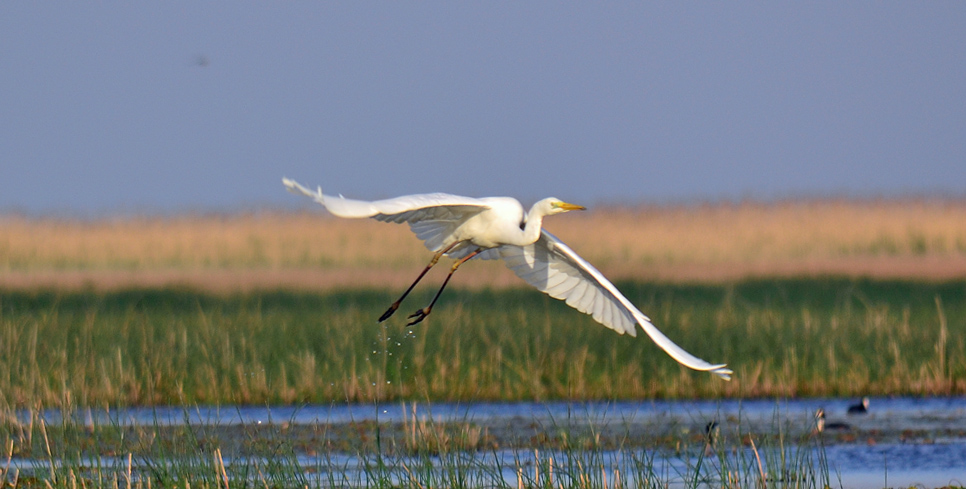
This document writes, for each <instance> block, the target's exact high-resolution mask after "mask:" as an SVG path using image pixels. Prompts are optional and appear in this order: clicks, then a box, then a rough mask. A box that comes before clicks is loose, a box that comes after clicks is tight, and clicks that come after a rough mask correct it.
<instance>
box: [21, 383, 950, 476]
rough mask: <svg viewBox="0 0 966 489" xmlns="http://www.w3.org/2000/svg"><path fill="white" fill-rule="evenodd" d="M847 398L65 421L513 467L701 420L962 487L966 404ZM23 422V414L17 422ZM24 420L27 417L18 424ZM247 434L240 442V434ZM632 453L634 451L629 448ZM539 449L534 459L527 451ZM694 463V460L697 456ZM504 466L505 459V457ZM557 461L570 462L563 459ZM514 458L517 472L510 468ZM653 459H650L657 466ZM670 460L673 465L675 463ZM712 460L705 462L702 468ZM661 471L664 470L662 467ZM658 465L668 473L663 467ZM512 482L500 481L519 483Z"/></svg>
mask: <svg viewBox="0 0 966 489" xmlns="http://www.w3.org/2000/svg"><path fill="white" fill-rule="evenodd" d="M855 402H856V400H854V399H853V400H848V399H795V400H774V399H773V400H741V401H739V400H734V401H732V400H727V401H690V402H682V401H674V402H671V401H647V402H581V403H576V402H515V403H432V404H419V403H416V404H414V403H393V404H370V405H344V404H340V405H326V406H320V405H303V406H292V407H277V406H276V407H252V406H222V407H204V406H201V407H190V408H183V407H163V408H128V409H120V410H84V411H79V412H76V413H74V414H71V416H72V417H74V418H75V419H72V420H70V421H71V422H77V423H82V424H102V425H103V424H112V425H119V426H154V427H165V426H168V427H172V426H181V425H185V424H188V425H195V424H197V425H203V426H206V427H209V428H210V429H216V430H222V432H223V436H222V440H224V441H225V443H229V444H230V439H231V437H232V436H233V435H232V433H239V432H237V431H233V430H234V429H235V428H238V427H252V426H256V427H257V426H278V425H284V426H285V427H286V431H285V433H287V434H288V436H291V437H292V438H293V439H296V438H300V439H301V441H300V442H299V443H298V446H300V447H311V446H312V445H313V444H316V443H319V442H320V440H319V439H315V438H313V437H312V436H311V435H306V434H305V433H308V432H310V431H313V429H310V428H313V427H314V432H316V433H318V432H319V430H318V427H320V426H324V427H326V429H325V430H324V431H325V433H326V436H328V437H332V436H335V437H343V438H351V437H353V436H357V435H358V433H359V430H358V429H340V427H342V428H345V427H347V426H355V427H358V426H363V425H367V426H382V425H384V426H394V425H395V426H400V425H404V424H405V423H408V422H411V421H415V420H417V419H418V420H423V421H425V420H429V421H431V422H434V423H439V424H446V423H455V424H459V425H462V426H470V425H472V426H475V427H479V428H480V429H481V430H483V431H484V432H485V436H486V437H487V439H488V440H490V443H491V447H492V448H490V449H487V450H481V451H480V453H481V455H479V456H478V457H479V460H482V461H483V462H484V463H491V464H493V465H495V466H513V465H514V463H515V464H516V465H517V466H519V464H520V462H521V460H522V461H523V463H524V464H526V463H531V462H532V460H530V461H529V462H528V461H527V459H528V458H532V457H539V450H540V449H543V450H545V453H551V454H552V453H554V452H555V450H557V451H559V445H554V444H552V443H551V444H547V443H545V442H546V440H547V439H548V434H549V437H550V438H552V437H554V436H556V435H555V434H559V433H563V432H566V433H578V434H580V433H582V434H584V436H591V437H593V439H594V442H595V444H596V446H598V447H602V448H601V450H603V451H605V452H608V451H609V452H610V453H611V455H610V459H611V460H614V461H618V460H619V459H620V458H621V457H624V456H626V452H627V450H628V449H630V450H635V449H638V450H653V451H663V452H665V453H672V452H673V451H674V450H675V447H674V446H673V444H674V442H673V440H682V439H683V440H702V439H704V438H705V437H706V436H707V435H706V430H707V427H708V426H709V423H712V422H714V423H717V430H716V435H717V437H718V438H719V439H720V440H729V439H730V440H731V441H732V442H733V445H734V446H736V447H739V448H738V450H748V449H749V448H748V447H747V445H748V443H747V440H746V439H745V437H747V434H748V433H755V434H756V435H757V436H768V435H774V436H778V437H781V438H782V439H784V440H787V441H785V442H784V443H787V444H788V445H789V449H790V450H793V451H794V450H795V445H796V444H799V445H801V444H805V443H807V444H808V446H809V448H808V450H813V449H814V447H815V446H818V443H815V442H816V440H818V441H819V442H820V445H821V447H822V450H823V451H824V458H825V460H827V465H828V470H829V473H830V476H831V482H832V486H833V487H839V486H841V487H850V488H870V487H909V486H911V485H921V486H925V487H942V486H947V485H956V486H962V485H964V484H966V398H963V397H952V398H872V399H871V402H870V406H869V410H868V413H866V414H860V415H850V414H848V413H847V411H848V407H849V405H850V404H854V403H855ZM819 408H822V409H824V411H825V413H826V429H825V430H824V431H823V432H821V433H819V432H818V431H817V430H816V423H815V413H816V411H817V410H818V409H819ZM42 415H43V417H44V418H45V420H46V422H47V423H48V424H54V423H57V422H59V421H62V419H61V414H60V413H59V412H56V411H50V412H44V413H43V414H42ZM25 416H26V415H25ZM23 421H24V422H27V421H28V420H26V419H24V420H23ZM236 436H246V435H240V434H238V435H236ZM635 447H639V448H635ZM534 448H536V449H537V450H538V451H536V452H535V451H534ZM697 456H699V457H700V455H697ZM501 457H502V458H504V459H505V460H501ZM558 457H561V458H563V457H566V454H565V453H559V455H558ZM688 457H689V455H683V456H682V455H676V456H668V457H664V458H661V460H663V461H662V462H661V463H660V464H658V465H659V466H658V467H657V469H656V470H658V471H660V470H664V471H667V472H672V471H673V470H675V469H674V467H673V465H674V464H675V463H683V464H685V465H687V464H690V463H691V462H690V461H688V460H687V458H688ZM298 459H299V463H300V465H303V466H308V467H317V468H318V469H317V471H320V472H324V471H326V470H327V469H326V466H334V467H338V468H339V470H352V468H353V467H356V466H358V465H360V464H362V463H364V461H362V460H359V457H358V455H354V454H353V453H352V452H351V451H345V452H336V453H335V455H333V453H331V452H330V453H327V454H326V455H325V456H324V457H322V456H320V455H318V452H317V451H316V450H313V449H311V448H305V449H302V450H301V451H300V452H299V453H298ZM508 460H511V461H512V462H513V463H510V462H508ZM655 460H657V459H655ZM675 461H677V462H675ZM42 463H43V462H42V461H39V460H33V459H30V458H20V459H15V460H14V461H13V466H15V467H18V468H20V469H21V470H30V469H31V468H32V467H36V466H38V465H40V464H42ZM709 463H713V461H710V462H709ZM662 464H663V465H662ZM665 465H666V466H665ZM515 477H516V473H515V472H514V471H513V470H509V471H508V473H506V474H505V478H506V479H507V480H508V481H509V483H510V484H511V485H515V484H516V482H515V480H514V478H515Z"/></svg>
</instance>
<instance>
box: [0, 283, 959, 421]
mask: <svg viewBox="0 0 966 489" xmlns="http://www.w3.org/2000/svg"><path fill="white" fill-rule="evenodd" d="M619 287H621V288H622V290H624V291H625V292H626V294H627V295H628V297H629V298H630V299H631V300H632V301H633V302H635V303H636V304H637V305H638V306H639V307H640V308H641V309H642V310H643V311H645V313H646V314H648V315H649V316H650V317H651V318H652V319H653V321H654V323H655V324H656V325H658V327H660V328H661V329H662V330H663V331H664V332H665V333H666V334H667V335H668V336H669V337H670V338H672V339H673V340H674V341H675V342H677V343H678V344H680V345H681V346H683V347H684V348H686V349H687V350H689V351H691V352H693V353H694V354H695V355H698V356H699V357H702V358H705V359H707V360H709V361H712V362H719V361H720V362H726V363H728V364H729V366H731V368H733V369H734V371H735V380H734V381H732V382H724V381H721V380H719V379H717V378H715V377H713V376H711V375H709V374H705V373H701V372H694V371H690V370H687V369H684V368H682V367H680V366H678V364H677V363H676V362H674V361H673V360H672V359H671V358H670V357H668V356H667V355H666V354H664V353H663V352H662V351H660V350H659V349H658V348H657V347H655V346H654V345H653V343H652V342H651V341H649V340H648V339H647V338H646V337H645V336H644V335H643V334H639V335H638V337H637V338H631V337H627V336H621V335H617V334H615V333H613V332H612V331H610V330H607V329H605V328H603V327H601V326H599V325H597V324H596V323H594V322H593V321H592V320H591V319H590V318H589V317H586V316H584V315H582V314H579V313H577V312H576V311H574V310H572V309H570V308H569V307H567V306H566V305H565V304H563V303H562V302H559V301H556V300H553V299H549V298H547V297H545V296H544V295H542V294H540V293H539V292H536V291H532V290H529V289H501V290H495V291H494V290H482V291H466V290H458V289H454V290H447V292H446V293H445V294H444V296H443V298H442V300H441V303H440V304H439V305H438V306H437V308H436V309H435V310H434V312H433V314H432V315H431V316H430V317H429V318H428V319H427V320H426V321H425V322H424V323H422V324H419V325H417V326H414V327H407V326H406V325H405V313H408V312H409V311H410V310H415V309H416V308H418V307H422V306H423V305H424V302H425V301H428V299H429V296H428V294H430V293H431V289H432V287H428V288H425V289H424V288H420V289H417V292H416V293H414V295H413V296H411V297H410V298H409V299H407V302H406V303H404V305H403V307H402V311H400V314H399V315H398V317H393V318H392V319H390V320H389V321H387V322H386V323H383V324H378V323H377V322H376V318H377V317H378V316H379V315H380V314H381V313H382V311H384V310H385V307H386V306H387V305H388V303H389V302H391V300H392V299H393V298H394V292H389V291H374V290H353V291H345V292H327V293H324V294H311V293H307V292H259V293H246V294H235V295H209V294H205V293H200V292H197V291H193V290H187V289H176V288H170V289H160V290H125V291H119V292H108V293H99V292H36V291H34V292H26V291H4V292H2V293H0V403H2V405H4V406H6V407H7V408H13V407H18V406H29V407H36V406H63V405H70V406H79V405H92V406H101V405H150V404H176V405H177V404H192V403H236V404H237V403H241V404H264V403H270V404H289V403H298V402H322V403H327V402H333V401H334V402H345V401H348V402H373V401H390V400H400V399H414V400H420V401H442V400H518V399H535V400H548V399H574V400H581V399H646V398H699V397H759V396H825V395H838V396H857V395H861V394H911V395H932V394H936V395H942V394H963V393H966V346H964V338H966V282H963V281H956V282H944V283H929V282H903V281H867V280H853V279H797V280H793V279H782V280H758V281H746V282H739V283H733V284H729V285H680V284H651V283H622V284H619Z"/></svg>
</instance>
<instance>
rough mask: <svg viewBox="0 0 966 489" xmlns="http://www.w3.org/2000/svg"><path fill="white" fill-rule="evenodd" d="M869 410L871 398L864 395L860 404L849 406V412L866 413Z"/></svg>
mask: <svg viewBox="0 0 966 489" xmlns="http://www.w3.org/2000/svg"><path fill="white" fill-rule="evenodd" d="M868 412H869V398H868V397H863V398H862V400H861V401H859V403H858V404H853V405H851V406H849V411H848V413H849V414H866V413H868Z"/></svg>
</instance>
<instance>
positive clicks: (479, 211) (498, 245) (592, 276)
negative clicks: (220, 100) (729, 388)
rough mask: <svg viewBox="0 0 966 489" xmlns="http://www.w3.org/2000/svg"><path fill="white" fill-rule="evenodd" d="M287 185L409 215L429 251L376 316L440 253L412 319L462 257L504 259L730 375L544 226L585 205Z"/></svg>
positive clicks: (398, 216)
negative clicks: (368, 196)
mask: <svg viewBox="0 0 966 489" xmlns="http://www.w3.org/2000/svg"><path fill="white" fill-rule="evenodd" d="M282 181H283V183H284V184H285V186H286V187H288V189H289V190H290V191H292V192H293V193H298V194H302V195H306V196H308V197H311V198H312V199H313V200H315V201H316V202H318V203H319V204H322V205H323V206H325V207H326V209H328V210H329V212H331V213H332V214H334V215H336V216H339V217H348V218H361V217H369V218H373V219H377V220H380V221H385V222H395V223H404V222H405V223H408V224H409V226H410V229H412V231H413V232H414V233H415V234H416V236H417V237H418V238H419V239H421V240H422V241H423V242H424V243H425V244H426V247H427V248H429V249H430V250H432V251H433V252H434V253H435V255H434V256H433V259H432V260H431V261H430V263H429V265H427V266H426V268H425V269H424V270H423V272H422V273H420V275H419V276H418V277H417V278H416V280H415V281H414V282H413V284H412V285H411V286H410V287H409V289H407V290H406V292H405V293H403V295H402V297H400V298H399V300H397V301H396V302H394V303H393V304H392V306H390V308H389V310H387V311H386V312H385V313H384V314H383V315H382V317H380V319H379V320H380V321H383V320H385V319H387V318H388V317H389V316H391V315H392V314H393V313H394V312H395V311H396V309H397V308H398V307H399V304H400V303H401V302H402V300H403V299H405V298H406V296H407V295H408V294H409V292H410V291H411V290H412V289H413V287H415V286H416V284H417V283H418V282H419V280H420V279H422V277H423V275H425V274H426V272H428V271H429V269H430V268H432V267H433V266H434V265H435V264H436V262H437V261H438V260H439V258H440V257H442V256H443V255H447V256H450V257H453V258H456V259H457V261H456V263H455V264H454V265H453V267H452V268H451V269H450V273H449V275H448V276H447V277H446V280H445V281H444V282H443V285H442V287H440V289H439V291H438V292H437V293H436V296H435V297H434V298H433V301H432V302H431V303H430V304H429V306H428V307H425V308H423V309H420V310H418V311H416V312H415V313H413V314H412V315H411V316H410V319H411V320H412V321H411V322H410V324H414V323H418V322H419V321H422V320H423V318H425V317H426V316H427V315H429V313H430V311H431V310H432V307H433V305H434V304H435V303H436V300H437V299H438V298H439V296H440V293H442V291H443V288H445V287H446V284H447V283H448V282H449V279H450V277H452V275H453V272H455V271H456V269H457V268H458V267H459V266H460V265H461V264H463V263H464V262H466V261H467V260H469V259H471V258H473V257H476V256H479V257H481V258H483V259H502V260H504V262H505V263H506V265H507V267H509V268H510V269H511V270H513V272H514V273H516V274H517V275H518V276H519V277H520V278H522V279H523V280H525V281H527V282H528V283H529V284H530V285H533V286H534V287H536V288H537V289H539V290H541V291H543V292H545V293H547V294H548V295H550V296H551V297H554V298H557V299H561V300H564V301H566V302H567V304H568V305H570V306H571V307H573V308H575V309H577V310H579V311H581V312H584V313H587V314H590V315H592V316H593V318H594V320H596V321H597V322H599V323H601V324H603V325H604V326H606V327H608V328H610V329H613V330H614V331H617V332H618V333H620V334H624V333H628V334H630V335H631V336H636V334H637V330H636V327H637V326H640V327H641V328H642V329H644V331H645V332H646V333H647V334H648V336H650V337H651V339H652V340H653V341H654V342H655V343H656V344H657V345H658V346H659V347H661V348H662V349H663V350H664V351H666V352H667V353H668V354H669V355H670V356H671V357H672V358H674V359H675V360H677V361H678V362H680V363H681V364H683V365H685V366H687V367H690V368H692V369H695V370H701V371H709V372H712V373H715V374H717V375H719V376H721V377H722V378H725V379H729V378H730V375H731V373H732V372H731V370H729V369H727V368H726V366H725V365H712V364H710V363H708V362H706V361H704V360H701V359H700V358H697V357H695V356H694V355H691V354H690V353H688V352H687V351H685V350H684V349H682V348H681V347H680V346H678V345H676V344H675V343H674V342H672V341H671V340H670V339H668V337H667V336H665V335H664V334H663V333H661V331H660V330H658V329H657V328H656V327H655V326H654V325H653V324H651V322H650V319H648V318H647V316H645V315H644V314H643V313H642V312H641V311H640V310H638V309H637V308H636V307H635V306H634V305H633V304H631V302H630V301H629V300H627V298H626V297H624V295H623V294H621V293H620V291H619V290H617V288H616V287H615V286H614V285H613V284H612V283H610V281H609V280H607V278H606V277H604V276H603V274H601V273H600V272H599V271H598V270H597V269H596V268H594V267H593V266H592V265H591V264H590V263H588V262H587V261H586V260H584V259H583V258H581V257H580V256H579V255H577V253H575V252H574V251H573V250H571V249H570V247H568V246H567V245H565V244H564V243H563V242H562V241H560V240H559V239H557V238H556V237H555V236H553V235H552V234H550V233H548V232H547V231H545V230H543V229H542V224H543V218H544V217H545V216H549V215H554V214H559V213H562V212H567V211H571V210H580V209H583V207H581V206H578V205H573V204H568V203H566V202H562V201H560V200H558V199H555V198H548V199H543V200H541V201H539V202H537V203H536V204H534V205H533V207H532V208H531V209H530V211H529V212H526V213H524V210H523V206H521V205H520V203H519V202H518V201H517V200H516V199H513V198H509V197H487V198H480V199H474V198H470V197H461V196H457V195H450V194H442V193H436V194H420V195H407V196H403V197H397V198H394V199H386V200H379V201H375V202H366V201H361V200H351V199H346V198H343V197H341V196H340V197H333V196H329V195H323V194H322V190H321V189H319V190H317V191H315V192H313V191H311V190H308V189H307V188H305V187H303V186H302V185H299V184H298V183H296V182H294V181H292V180H289V179H287V178H286V179H282Z"/></svg>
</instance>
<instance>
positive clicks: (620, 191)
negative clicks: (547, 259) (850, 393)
mask: <svg viewBox="0 0 966 489" xmlns="http://www.w3.org/2000/svg"><path fill="white" fill-rule="evenodd" d="M964 26H966V3H962V2H838V1H835V2H768V3H762V2H753V3H734V2H700V3H692V2H667V3H652V2H634V3H618V2H608V3H603V4H601V3H599V2H584V3H574V2H563V3H561V2H536V3H534V2H472V3H470V2H419V3H415V4H413V3H405V2H392V3H388V2H387V3H382V2H288V3H281V2H260V3H247V2H151V3H145V2H116V3H115V2H70V3H66V2H65V3H59V2H2V3H0V103H2V116H0V168H2V174H0V212H24V213H27V214H31V215H48V214H55V215H104V214H115V213H171V212H183V211H203V212H207V211H217V212H222V211H233V210H251V209H257V208H262V207H266V206H267V207H284V208H300V207H303V206H305V205H306V204H307V203H305V202H302V201H301V200H298V199H297V198H296V197H294V196H292V195H290V194H287V193H286V192H284V190H283V188H282V185H281V182H280V179H281V177H282V176H288V177H291V178H295V179H297V180H299V181H301V182H303V183H305V184H307V185H310V186H315V185H317V184H321V185H322V186H323V189H324V190H326V191H327V192H330V193H342V194H345V195H346V196H350V197H357V198H382V197H391V196H395V195H401V194H409V193H419V192H431V191H445V192H450V193H457V194H463V195H470V196H488V195H510V196H516V197H518V198H520V199H521V200H522V201H524V202H525V203H527V202H532V201H534V200H537V199H539V198H541V197H544V196H548V195H553V196H556V197H559V198H562V199H565V200H568V201H572V202H577V203H583V204H590V205H593V204H600V203H680V202H693V201H717V200H735V199H748V198H750V199H763V200H771V199H781V198H786V197H803V196H804V197H813V196H814V197H821V196H830V195H832V196H856V197H869V196H885V197H888V196H897V195H909V194H914V195H936V194H940V195H954V196H964V195H966V88H964V87H966V28H964Z"/></svg>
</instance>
